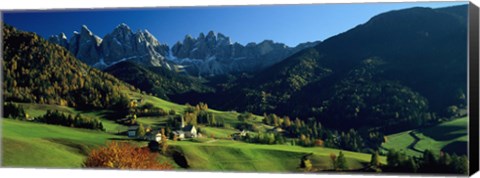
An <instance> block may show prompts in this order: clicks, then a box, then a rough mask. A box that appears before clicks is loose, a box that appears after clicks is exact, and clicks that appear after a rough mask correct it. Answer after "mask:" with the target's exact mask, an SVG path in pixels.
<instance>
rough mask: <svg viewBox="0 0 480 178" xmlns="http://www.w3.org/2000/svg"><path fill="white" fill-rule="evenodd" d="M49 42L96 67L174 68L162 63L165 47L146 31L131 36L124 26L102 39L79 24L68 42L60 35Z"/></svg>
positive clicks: (128, 28) (165, 51)
mask: <svg viewBox="0 0 480 178" xmlns="http://www.w3.org/2000/svg"><path fill="white" fill-rule="evenodd" d="M49 41H50V42H53V43H57V44H59V45H60V46H63V47H65V48H67V49H68V50H69V51H70V52H71V53H72V54H73V55H74V56H75V57H77V58H78V59H80V60H82V61H83V62H85V63H86V64H88V65H91V66H94V67H97V68H105V67H108V66H110V65H113V64H116V63H118V62H121V61H126V60H131V61H135V62H138V63H141V64H146V65H150V66H162V67H166V68H169V69H172V67H174V65H173V64H169V62H167V61H166V60H165V56H167V55H168V46H167V45H166V44H161V43H160V42H158V40H157V39H156V38H155V37H154V36H153V35H152V34H150V32H148V31H147V30H141V31H138V32H136V33H133V32H132V30H131V29H130V27H128V26H127V25H126V24H120V25H118V26H117V27H116V28H115V29H114V30H113V31H112V32H111V33H109V34H107V35H105V37H104V38H103V39H101V38H100V37H98V36H96V35H94V34H93V33H92V32H91V31H90V30H89V29H88V28H87V27H86V26H85V25H83V26H82V29H81V31H80V33H78V32H74V33H73V36H72V37H71V38H70V41H68V42H67V41H66V36H65V34H63V33H61V34H60V35H54V36H51V37H50V38H49Z"/></svg>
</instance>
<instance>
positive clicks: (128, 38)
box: [49, 24, 319, 76]
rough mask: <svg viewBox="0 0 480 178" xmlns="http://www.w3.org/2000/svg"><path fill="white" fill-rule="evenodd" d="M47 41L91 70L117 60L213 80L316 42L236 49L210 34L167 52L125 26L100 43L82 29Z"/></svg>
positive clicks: (237, 46) (254, 68)
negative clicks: (85, 64)
mask: <svg viewBox="0 0 480 178" xmlns="http://www.w3.org/2000/svg"><path fill="white" fill-rule="evenodd" d="M49 40H50V42H53V43H56V44H59V45H60V46H63V47H65V48H67V49H68V50H69V51H70V52H71V53H72V54H73V55H75V57H77V58H78V59H80V60H82V61H83V62H85V63H87V64H88V65H91V66H94V67H97V68H101V69H103V68H106V67H108V66H111V65H113V64H116V63H119V62H122V61H126V60H129V61H134V62H137V63H139V64H143V65H147V66H161V67H164V68H167V69H170V70H183V71H185V72H187V73H188V74H190V75H194V76H216V75H224V74H230V73H238V72H255V71H258V70H261V69H264V68H266V67H269V66H271V65H273V64H275V63H278V62H280V61H281V60H283V59H284V58H286V57H288V56H290V55H291V54H293V53H296V52H298V51H300V50H302V49H305V48H308V47H313V46H314V45H316V44H318V43H319V42H312V43H304V44H300V45H298V46H296V47H288V46H286V45H285V44H283V43H276V42H273V41H272V40H265V41H263V42H261V43H258V44H256V43H249V44H247V45H245V46H244V45H241V44H239V43H232V42H231V41H230V38H229V37H227V36H225V35H223V34H221V33H215V32H213V31H210V32H208V34H207V35H205V34H204V33H200V34H199V35H198V37H197V38H193V37H192V36H190V35H187V36H185V39H184V40H183V41H182V42H180V41H179V42H177V43H176V44H175V45H173V46H172V47H171V48H170V47H169V46H168V45H166V44H161V43H160V42H159V41H158V40H157V39H156V38H155V37H154V36H153V35H152V34H151V33H150V32H148V31H147V30H140V31H137V32H135V33H134V32H133V31H132V30H131V29H130V27H128V26H127V25H126V24H120V25H118V26H117V27H116V28H115V29H114V30H113V31H112V32H111V33H109V34H107V35H105V36H104V37H103V39H101V38H100V37H98V36H96V35H94V34H93V33H92V32H91V31H90V30H89V29H88V28H87V27H86V26H85V25H83V26H82V28H81V31H80V32H74V34H73V36H72V37H71V38H70V40H69V41H67V37H66V35H65V34H63V33H61V34H59V35H54V36H51V37H50V38H49Z"/></svg>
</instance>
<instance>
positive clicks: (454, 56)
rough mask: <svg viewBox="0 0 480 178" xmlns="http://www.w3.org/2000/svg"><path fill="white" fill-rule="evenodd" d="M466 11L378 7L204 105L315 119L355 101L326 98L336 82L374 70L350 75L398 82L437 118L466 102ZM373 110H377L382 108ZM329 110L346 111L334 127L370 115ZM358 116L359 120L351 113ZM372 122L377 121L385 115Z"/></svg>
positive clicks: (368, 103) (365, 101) (366, 101)
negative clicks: (376, 12) (373, 13)
mask: <svg viewBox="0 0 480 178" xmlns="http://www.w3.org/2000/svg"><path fill="white" fill-rule="evenodd" d="M466 13H467V6H466V5H464V6H455V7H448V8H441V9H431V8H409V9H402V10H396V11H390V12H385V13H382V14H379V15H377V16H375V17H373V18H371V19H370V20H369V21H368V22H366V23H364V24H361V25H358V26H356V27H354V28H352V29H350V30H348V31H346V32H343V33H341V34H338V35H336V36H333V37H331V38H329V39H327V40H325V41H323V42H322V43H320V44H318V45H317V46H315V47H313V48H309V49H305V50H303V51H300V52H298V53H296V54H294V55H292V56H290V57H288V58H287V59H285V60H283V61H281V62H280V63H278V64H276V65H274V66H272V67H270V68H267V69H266V70H264V71H262V72H261V73H259V74H257V75H255V76H253V77H251V78H246V79H243V80H238V81H237V85H235V87H232V88H231V89H229V90H227V91H226V92H224V93H220V94H213V95H212V96H218V97H211V96H209V97H205V98H204V99H210V100H206V102H208V103H209V104H210V105H212V106H214V107H218V108H221V109H223V110H230V109H233V110H240V111H241V110H248V111H251V112H254V113H257V114H259V113H264V112H267V113H277V114H281V115H289V116H290V117H301V118H308V117H315V118H317V119H319V120H320V121H323V120H328V117H330V115H329V113H331V112H325V111H327V110H326V109H325V108H330V109H331V108H342V105H343V104H345V103H353V104H354V103H355V100H357V98H351V99H347V100H344V101H343V102H337V104H335V103H334V101H333V100H334V99H335V98H338V97H340V96H338V97H336V96H335V95H336V94H337V93H336V92H337V88H338V86H344V85H342V84H341V82H343V81H345V80H348V77H349V76H351V75H350V74H351V73H352V72H355V71H357V72H364V73H370V74H369V75H373V76H366V77H367V78H365V77H361V78H357V81H362V80H363V81H365V82H367V83H368V82H384V81H385V82H389V83H392V82H393V83H397V84H398V85H400V87H401V88H402V87H406V88H408V90H411V91H412V92H414V93H418V95H419V96H420V97H423V98H425V100H424V102H426V105H427V111H426V112H423V114H426V115H428V114H429V113H430V112H432V113H435V114H436V116H438V117H448V116H447V115H448V114H446V110H447V107H449V106H452V105H456V106H460V107H462V106H465V104H466V101H465V100H464V99H462V97H461V96H464V94H465V92H466V71H467V57H466V55H467V54H466V51H467V50H466V49H467V47H466V44H467V41H466V40H467V38H466V34H467V26H466V18H465V17H466ZM447 41H448V42H447ZM372 60H373V61H377V62H376V63H378V65H376V66H377V67H375V68H374V70H375V71H372V70H370V69H367V68H363V67H362V66H363V65H364V64H365V63H368V61H372ZM362 68H363V69H362ZM359 69H361V70H362V71H359ZM368 79H371V80H370V81H367V80H368ZM351 86H352V87H354V86H353V85H351ZM336 87H337V88H336ZM384 89H386V88H384ZM399 91H401V90H398V91H394V92H395V93H396V92H399ZM368 92H369V93H366V96H372V95H376V94H375V90H371V91H368ZM380 92H383V90H381V91H380ZM399 95H400V94H399ZM193 96H194V95H193ZM377 96H380V95H377ZM416 98H417V97H416ZM354 99H355V100H354ZM402 99H405V100H408V99H407V98H402ZM360 100H361V101H362V102H363V103H359V105H358V106H371V105H374V102H372V101H375V100H381V98H371V97H370V98H365V97H361V96H360ZM422 102H423V101H422ZM408 105H409V106H410V105H411V104H408ZM379 107H380V108H379V109H380V110H382V109H386V108H388V107H389V106H386V105H380V106H379ZM399 107H400V108H402V107H407V105H399ZM334 112H335V113H340V112H344V113H343V116H346V117H345V118H344V119H346V120H345V122H340V123H339V124H340V125H341V124H348V123H349V122H347V121H350V120H353V119H358V120H359V121H360V122H361V121H362V120H363V119H365V118H366V116H368V115H371V112H370V111H369V110H359V111H357V110H356V109H355V107H354V108H353V109H351V110H350V111H343V110H334ZM356 112H360V113H356ZM358 115H363V117H360V118H356V117H357V116H358ZM407 117H410V116H407ZM411 117H417V116H414V115H411ZM378 119H379V122H381V120H383V119H386V118H385V117H380V118H378ZM342 120H343V119H342ZM329 126H330V127H333V126H335V125H332V124H329ZM347 128H356V127H355V125H350V126H347Z"/></svg>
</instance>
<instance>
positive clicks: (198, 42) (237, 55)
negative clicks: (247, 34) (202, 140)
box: [169, 31, 319, 76]
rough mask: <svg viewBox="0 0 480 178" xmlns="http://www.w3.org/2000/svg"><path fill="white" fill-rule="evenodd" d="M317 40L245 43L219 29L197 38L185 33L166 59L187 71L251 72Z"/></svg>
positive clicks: (206, 74)
mask: <svg viewBox="0 0 480 178" xmlns="http://www.w3.org/2000/svg"><path fill="white" fill-rule="evenodd" d="M318 43H319V42H313V43H304V44H301V45H298V46H297V47H293V48H292V47H288V46H287V45H285V44H283V43H276V42H273V41H272V40H265V41H262V42H261V43H258V44H256V43H249V44H247V45H245V46H243V45H241V44H239V43H233V44H232V42H231V41H230V38H229V37H227V36H225V35H223V34H222V33H215V32H213V31H210V32H208V34H207V35H206V36H205V35H204V34H203V33H200V34H199V35H198V37H197V38H193V37H191V36H190V35H187V36H186V37H185V39H184V40H183V42H177V43H176V44H175V45H174V46H173V47H172V50H171V55H170V56H169V59H170V60H172V61H174V62H175V63H177V64H179V65H182V66H184V67H185V69H186V71H187V72H188V73H189V74H191V75H199V76H215V75H223V74H229V73H237V72H253V71H257V70H261V69H264V68H266V67H269V66H271V65H273V64H275V63H277V62H279V61H281V60H282V59H284V58H286V57H288V56H289V55H291V54H293V53H295V52H298V51H300V50H302V49H305V48H308V47H312V46H314V45H316V44H318Z"/></svg>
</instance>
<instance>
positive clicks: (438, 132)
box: [419, 126, 467, 141]
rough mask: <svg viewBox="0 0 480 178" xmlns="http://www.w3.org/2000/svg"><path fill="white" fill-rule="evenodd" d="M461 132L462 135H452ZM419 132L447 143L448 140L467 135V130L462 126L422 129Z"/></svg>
mask: <svg viewBox="0 0 480 178" xmlns="http://www.w3.org/2000/svg"><path fill="white" fill-rule="evenodd" d="M459 131H461V133H452V132H459ZM419 132H421V133H423V134H424V135H425V136H427V137H430V138H433V139H434V140H437V141H447V140H452V139H456V138H458V137H461V136H465V135H467V133H466V128H465V127H461V126H436V127H431V128H426V129H421V130H419Z"/></svg>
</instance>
